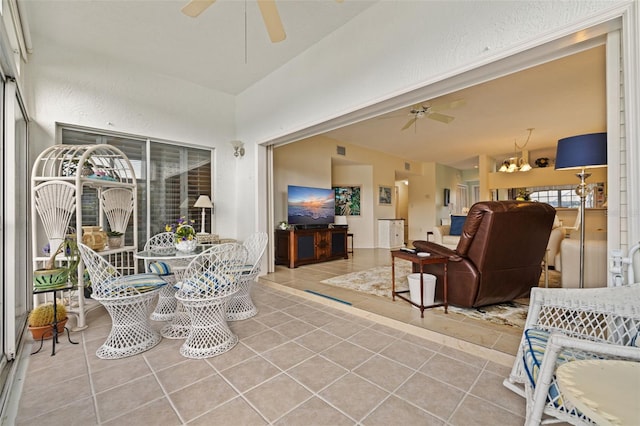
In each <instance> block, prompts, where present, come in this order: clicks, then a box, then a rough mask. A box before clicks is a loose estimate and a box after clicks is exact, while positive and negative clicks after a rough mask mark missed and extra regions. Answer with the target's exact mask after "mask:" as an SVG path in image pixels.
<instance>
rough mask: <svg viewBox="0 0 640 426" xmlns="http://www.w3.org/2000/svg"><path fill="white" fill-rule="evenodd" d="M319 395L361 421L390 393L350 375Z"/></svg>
mask: <svg viewBox="0 0 640 426" xmlns="http://www.w3.org/2000/svg"><path fill="white" fill-rule="evenodd" d="M319 395H320V396H321V397H322V398H323V399H324V400H326V401H327V402H329V403H330V404H331V405H333V406H335V407H337V408H339V409H340V410H341V411H343V412H344V413H346V414H347V415H348V416H349V417H352V418H354V419H355V420H356V421H360V420H362V418H363V417H364V416H365V415H367V414H368V413H369V412H370V411H371V410H373V408H374V407H376V406H377V405H378V404H380V402H382V400H383V399H385V398H386V397H387V395H388V393H387V392H385V391H383V390H382V389H380V388H378V387H377V386H375V385H373V384H371V383H369V382H367V381H366V380H364V379H362V378H360V377H358V376H356V375H355V374H351V373H350V374H347V375H346V376H344V377H342V378H340V379H338V381H337V382H335V383H333V384H332V385H331V386H329V387H328V388H326V389H324V390H323V391H322V392H320V394H319Z"/></svg>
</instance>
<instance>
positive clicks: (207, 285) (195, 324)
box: [176, 243, 247, 358]
mask: <svg viewBox="0 0 640 426" xmlns="http://www.w3.org/2000/svg"><path fill="white" fill-rule="evenodd" d="M246 261H247V249H246V248H245V247H244V246H242V245H240V244H237V243H227V244H220V245H217V246H214V247H212V248H210V249H208V250H206V251H205V252H203V253H201V254H199V255H198V256H197V257H196V258H195V259H193V260H192V261H191V263H189V266H188V267H187V269H186V270H185V273H184V276H183V279H182V281H181V282H180V283H179V284H178V286H179V287H180V288H179V290H178V291H177V293H176V298H177V299H178V301H180V302H181V303H182V305H183V307H184V309H185V310H186V311H187V313H188V314H189V318H190V319H191V326H190V329H189V335H188V336H187V339H186V340H185V342H184V344H183V345H182V346H181V347H180V353H181V354H182V355H183V356H185V357H187V358H208V357H212V356H216V355H220V354H222V353H224V352H226V351H228V350H229V349H231V348H233V347H234V346H235V345H236V343H238V337H237V336H236V335H235V334H233V332H232V331H231V330H230V329H229V326H228V325H227V316H226V313H227V307H228V305H229V300H230V299H231V297H233V295H234V294H235V293H236V292H237V291H238V283H239V275H240V274H242V268H243V266H244V265H245V264H246Z"/></svg>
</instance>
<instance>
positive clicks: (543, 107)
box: [325, 46, 606, 169]
mask: <svg viewBox="0 0 640 426" xmlns="http://www.w3.org/2000/svg"><path fill="white" fill-rule="evenodd" d="M458 99H463V100H465V104H464V105H463V106H460V107H457V108H454V109H450V110H444V111H441V113H443V114H446V115H451V116H453V117H455V119H454V120H453V121H452V122H450V123H449V124H444V123H442V122H440V121H436V120H432V119H429V118H428V117H423V118H421V119H418V120H417V121H416V123H415V125H414V126H412V127H410V128H408V129H406V130H404V131H403V130H401V129H402V127H403V126H404V125H405V124H406V123H407V121H408V120H409V119H410V118H411V117H412V116H410V115H409V110H410V109H411V107H409V108H406V109H405V110H403V111H396V112H392V113H389V114H385V115H382V116H380V117H378V118H374V119H370V120H366V121H362V122H360V123H357V124H354V125H351V126H347V127H343V128H341V129H337V130H334V131H331V132H328V133H326V134H325V136H328V137H330V138H334V139H336V140H338V141H342V142H349V143H353V144H356V145H361V146H366V147H369V148H371V149H374V150H378V151H384V152H388V153H390V154H393V155H396V156H399V157H401V158H406V159H412V160H421V161H435V162H438V163H440V164H445V165H449V166H451V167H456V168H459V169H469V168H472V167H474V166H476V165H477V164H478V160H477V157H478V154H487V155H488V156H490V157H492V158H495V159H496V160H498V161H502V160H504V159H505V158H506V157H513V156H514V149H515V146H514V142H516V143H517V144H518V146H520V147H522V146H523V145H524V144H525V142H526V141H527V135H528V133H529V132H528V131H527V129H529V128H533V129H534V130H533V132H532V136H531V138H530V140H529V142H528V143H527V145H526V148H525V149H526V150H528V151H529V159H530V162H531V164H532V165H533V162H534V161H535V159H536V158H538V157H549V158H552V159H553V158H555V148H556V143H557V141H558V139H560V138H563V137H567V136H573V135H576V134H582V133H592V132H601V131H606V102H605V48H604V46H600V47H596V48H593V49H590V50H587V51H584V52H581V53H578V54H575V55H572V56H569V57H565V58H562V59H559V60H556V61H553V62H549V63H547V64H543V65H540V66H537V67H534V68H530V69H528V70H525V71H521V72H518V73H515V74H511V75H509V76H506V77H502V78H499V79H496V80H493V81H490V82H487V83H483V84H479V85H476V86H473V87H470V88H468V89H464V90H460V91H457V92H455V93H450V94H448V95H446V96H442V97H440V98H437V99H432V100H425V102H423V105H425V106H426V105H441V104H445V105H446V104H449V103H450V102H452V101H455V100H458ZM518 154H520V151H519V152H518Z"/></svg>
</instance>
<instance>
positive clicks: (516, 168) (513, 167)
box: [507, 163, 518, 173]
mask: <svg viewBox="0 0 640 426" xmlns="http://www.w3.org/2000/svg"><path fill="white" fill-rule="evenodd" d="M516 170H518V166H516V163H511V164H509V167H508V168H507V173H513V172H515V171H516Z"/></svg>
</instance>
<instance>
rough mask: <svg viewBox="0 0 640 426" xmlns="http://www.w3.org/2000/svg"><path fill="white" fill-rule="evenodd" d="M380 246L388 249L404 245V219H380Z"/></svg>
mask: <svg viewBox="0 0 640 426" xmlns="http://www.w3.org/2000/svg"><path fill="white" fill-rule="evenodd" d="M378 247H381V248H388V249H399V248H400V247H404V220H403V219H378Z"/></svg>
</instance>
